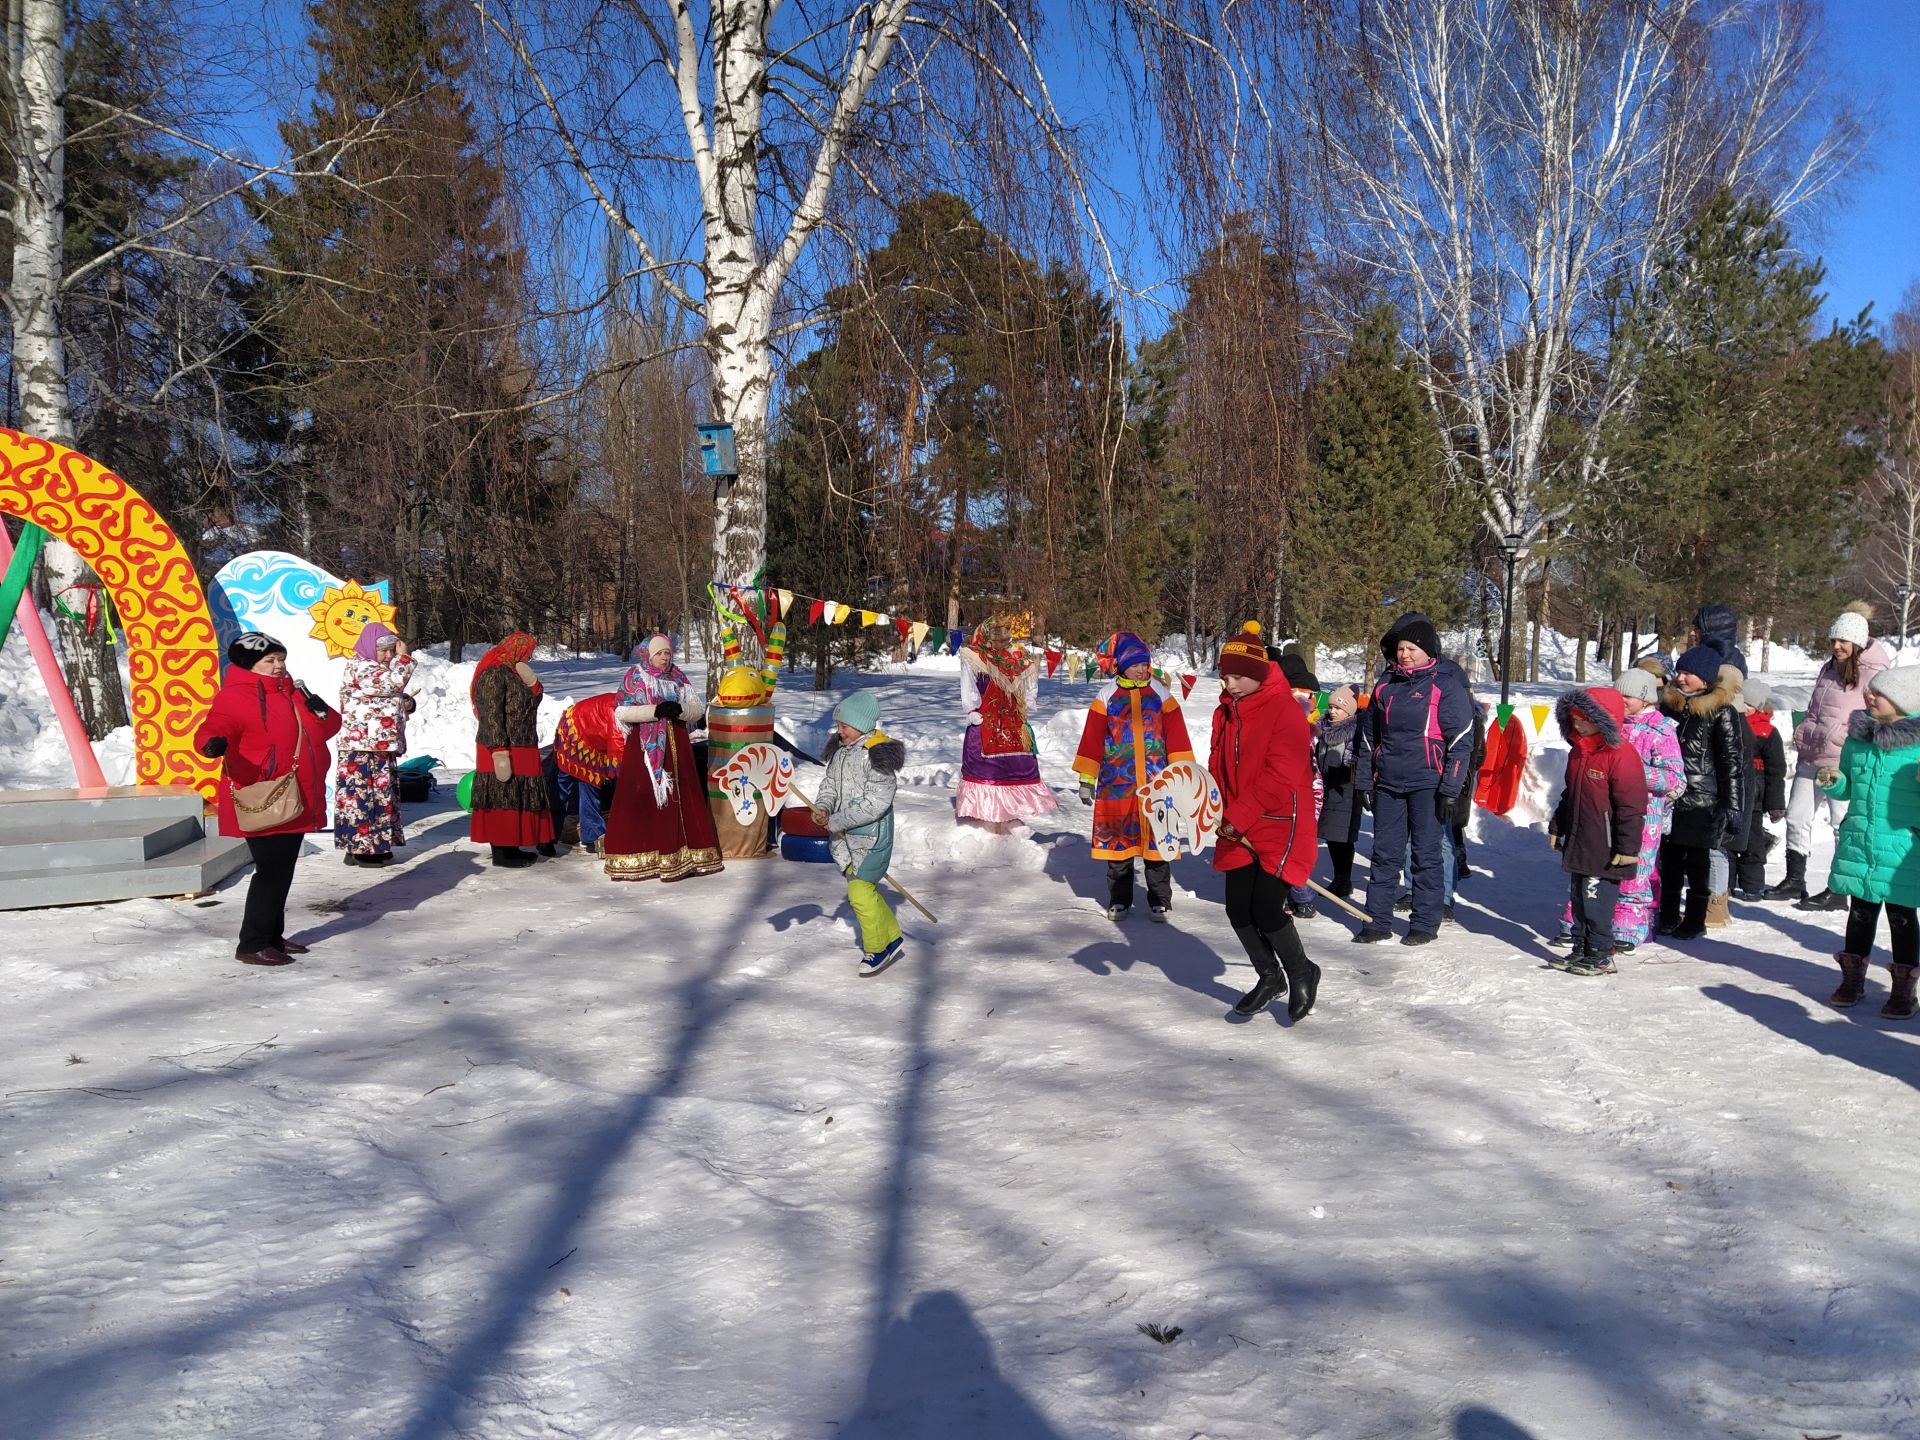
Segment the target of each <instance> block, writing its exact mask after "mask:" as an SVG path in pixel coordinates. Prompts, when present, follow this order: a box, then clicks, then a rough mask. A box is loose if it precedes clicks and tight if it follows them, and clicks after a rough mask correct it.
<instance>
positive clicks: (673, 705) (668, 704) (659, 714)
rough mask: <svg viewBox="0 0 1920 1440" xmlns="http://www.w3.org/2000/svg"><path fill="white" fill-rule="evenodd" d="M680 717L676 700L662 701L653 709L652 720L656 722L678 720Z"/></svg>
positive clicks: (678, 704)
mask: <svg viewBox="0 0 1920 1440" xmlns="http://www.w3.org/2000/svg"><path fill="white" fill-rule="evenodd" d="M680 715H681V710H680V702H679V701H678V700H662V701H661V702H660V703H659V704H658V705H656V706H654V707H653V718H654V719H656V720H678V719H679V718H680Z"/></svg>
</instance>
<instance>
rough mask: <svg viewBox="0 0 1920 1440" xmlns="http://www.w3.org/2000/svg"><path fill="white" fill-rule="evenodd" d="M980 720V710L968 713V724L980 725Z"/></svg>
mask: <svg viewBox="0 0 1920 1440" xmlns="http://www.w3.org/2000/svg"><path fill="white" fill-rule="evenodd" d="M980 719H981V717H980V712H979V711H978V710H969V711H967V724H969V725H978V724H979V723H980Z"/></svg>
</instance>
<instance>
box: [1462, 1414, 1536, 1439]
mask: <svg viewBox="0 0 1920 1440" xmlns="http://www.w3.org/2000/svg"><path fill="white" fill-rule="evenodd" d="M1453 1440H1535V1436H1534V1433H1533V1432H1532V1431H1531V1430H1522V1429H1521V1428H1520V1427H1519V1426H1518V1425H1516V1424H1514V1423H1513V1421H1511V1420H1509V1419H1507V1417H1506V1416H1504V1415H1502V1414H1500V1413H1499V1412H1497V1411H1494V1410H1488V1409H1486V1408H1484V1407H1482V1406H1479V1405H1469V1406H1468V1407H1467V1408H1466V1409H1464V1410H1462V1411H1461V1412H1460V1413H1459V1414H1458V1415H1456V1416H1454V1417H1453Z"/></svg>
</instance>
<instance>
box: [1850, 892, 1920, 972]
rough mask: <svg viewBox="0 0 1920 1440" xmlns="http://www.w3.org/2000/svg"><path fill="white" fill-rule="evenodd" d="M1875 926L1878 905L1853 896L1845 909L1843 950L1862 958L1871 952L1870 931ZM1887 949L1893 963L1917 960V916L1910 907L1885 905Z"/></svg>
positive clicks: (1919, 955) (1919, 927)
mask: <svg viewBox="0 0 1920 1440" xmlns="http://www.w3.org/2000/svg"><path fill="white" fill-rule="evenodd" d="M1879 928H1880V907H1879V906H1878V905H1876V904H1875V903H1874V902H1873V901H1871V900H1861V899H1858V898H1855V900H1854V902H1853V904H1852V905H1851V906H1849V907H1848V909H1847V953H1848V954H1849V955H1858V956H1859V957H1860V958H1861V959H1862V960H1864V959H1866V958H1867V957H1868V956H1869V955H1871V954H1872V953H1873V932H1874V931H1875V930H1877V929H1879ZM1887 948H1888V949H1889V950H1891V951H1892V952H1893V963H1894V964H1896V965H1912V964H1915V963H1920V916H1916V915H1915V913H1914V908H1913V906H1911V905H1893V904H1889V905H1888V906H1887Z"/></svg>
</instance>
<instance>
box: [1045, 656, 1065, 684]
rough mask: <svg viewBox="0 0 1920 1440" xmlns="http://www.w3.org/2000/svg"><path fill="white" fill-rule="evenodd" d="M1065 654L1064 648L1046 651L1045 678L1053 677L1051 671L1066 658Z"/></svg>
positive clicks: (1058, 666) (1057, 667) (1056, 668)
mask: <svg viewBox="0 0 1920 1440" xmlns="http://www.w3.org/2000/svg"><path fill="white" fill-rule="evenodd" d="M1066 654H1067V652H1066V651H1064V650H1049V651H1047V678H1048V679H1052V678H1053V672H1054V671H1056V670H1058V669H1059V668H1060V662H1061V661H1062V660H1063V659H1065V658H1066Z"/></svg>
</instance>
